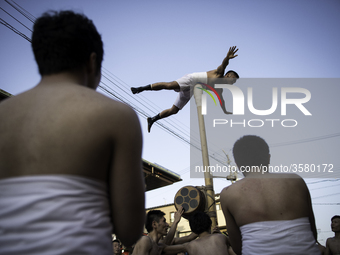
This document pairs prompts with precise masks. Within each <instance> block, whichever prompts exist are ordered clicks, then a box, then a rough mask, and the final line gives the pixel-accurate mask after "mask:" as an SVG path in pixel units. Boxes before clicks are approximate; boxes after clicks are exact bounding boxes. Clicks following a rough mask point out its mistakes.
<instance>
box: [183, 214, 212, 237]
mask: <svg viewBox="0 0 340 255" xmlns="http://www.w3.org/2000/svg"><path fill="white" fill-rule="evenodd" d="M211 224H212V222H211V219H210V217H209V216H208V215H207V214H206V213H204V212H200V211H198V212H195V213H194V214H193V215H192V216H191V217H190V218H189V225H190V228H191V231H192V232H194V233H195V234H197V235H199V234H201V233H203V232H210V228H211Z"/></svg>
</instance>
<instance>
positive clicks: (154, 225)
mask: <svg viewBox="0 0 340 255" xmlns="http://www.w3.org/2000/svg"><path fill="white" fill-rule="evenodd" d="M156 223H157V222H156V221H155V220H154V221H153V222H152V228H153V229H155V228H157V224H156Z"/></svg>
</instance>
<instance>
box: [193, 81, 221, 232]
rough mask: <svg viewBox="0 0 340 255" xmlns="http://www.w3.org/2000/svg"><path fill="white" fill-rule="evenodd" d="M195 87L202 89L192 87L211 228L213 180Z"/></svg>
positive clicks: (199, 94) (214, 219) (199, 96)
mask: <svg viewBox="0 0 340 255" xmlns="http://www.w3.org/2000/svg"><path fill="white" fill-rule="evenodd" d="M197 87H199V88H202V85H200V84H197V85H196V86H195V87H194V97H195V101H196V106H197V116H198V125H199V129H200V139H201V149H202V159H203V167H204V169H205V170H206V171H205V172H204V180H205V188H206V190H207V205H208V215H209V217H210V219H211V221H212V225H211V228H212V229H213V228H214V227H216V226H217V214H216V203H215V192H214V183H213V178H212V176H211V174H210V171H209V168H208V167H209V154H208V146H207V136H206V132H205V124H204V117H203V115H202V94H203V91H202V90H201V89H197Z"/></svg>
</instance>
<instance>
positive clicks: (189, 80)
mask: <svg viewBox="0 0 340 255" xmlns="http://www.w3.org/2000/svg"><path fill="white" fill-rule="evenodd" d="M176 82H177V83H178V85H179V86H180V90H175V91H177V92H179V95H178V96H177V98H176V101H175V103H174V105H175V106H176V107H178V108H179V109H180V110H181V109H182V108H183V107H184V106H185V105H186V104H187V103H188V102H189V100H190V98H191V96H192V95H193V93H192V90H193V88H194V86H195V85H196V84H197V83H205V84H206V83H208V74H207V72H199V73H191V74H187V75H184V76H183V77H181V78H179V79H178V80H176Z"/></svg>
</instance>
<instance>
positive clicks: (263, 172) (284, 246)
mask: <svg viewBox="0 0 340 255" xmlns="http://www.w3.org/2000/svg"><path fill="white" fill-rule="evenodd" d="M233 154H234V159H235V163H236V165H237V166H238V168H239V169H240V170H241V171H242V172H243V174H244V176H245V178H244V179H242V180H240V181H238V182H236V183H234V184H232V185H231V186H229V187H227V188H225V189H224V190H223V191H222V192H221V206H222V210H223V213H224V216H225V218H226V221H227V229H228V233H229V237H230V242H231V246H232V247H233V249H234V251H235V253H236V254H238V255H240V254H306V255H307V254H308V255H312V254H320V251H319V249H318V247H317V246H316V240H317V231H316V226H315V219H314V213H313V209H312V204H311V198H310V194H309V191H308V188H307V186H306V184H305V182H304V180H303V179H302V178H301V177H299V176H298V175H295V174H279V173H277V174H274V173H269V172H267V169H268V165H269V162H270V154H269V147H268V145H267V143H266V142H265V141H264V140H263V139H262V138H260V137H258V136H244V137H242V138H240V139H239V140H238V141H236V143H235V144H234V148H233Z"/></svg>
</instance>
